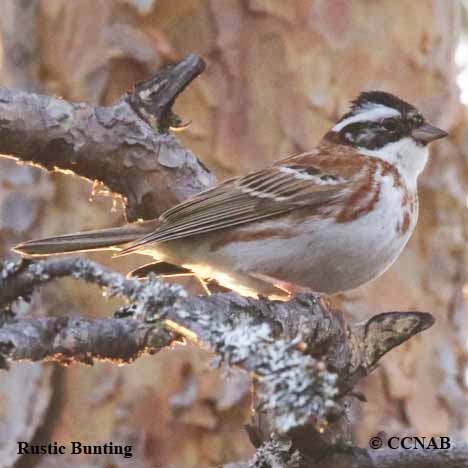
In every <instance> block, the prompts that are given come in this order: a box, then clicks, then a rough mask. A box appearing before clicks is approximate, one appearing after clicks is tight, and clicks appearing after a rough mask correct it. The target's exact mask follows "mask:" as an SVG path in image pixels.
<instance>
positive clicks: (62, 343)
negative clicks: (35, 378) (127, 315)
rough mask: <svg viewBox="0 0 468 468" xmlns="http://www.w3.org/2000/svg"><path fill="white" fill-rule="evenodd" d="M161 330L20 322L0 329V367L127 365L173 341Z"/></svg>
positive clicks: (118, 323)
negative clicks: (14, 364) (52, 363)
mask: <svg viewBox="0 0 468 468" xmlns="http://www.w3.org/2000/svg"><path fill="white" fill-rule="evenodd" d="M173 338H174V336H173V334H172V333H170V332H169V331H168V330H166V329H164V328H163V327H157V326H154V325H147V324H142V323H140V322H138V321H136V320H131V319H117V318H115V319H95V320H91V319H84V318H81V317H48V318H41V319H31V320H21V321H19V322H14V323H10V324H6V325H4V326H3V327H1V328H0V367H4V368H5V367H6V366H7V365H8V363H7V361H6V360H5V357H6V356H8V359H9V360H12V361H22V360H29V361H40V360H46V361H57V362H60V363H61V364H68V363H71V362H82V363H85V364H92V363H93V361H94V359H98V360H101V361H112V362H117V363H129V362H132V361H133V360H135V359H136V358H138V357H140V356H141V355H142V354H144V353H149V354H154V353H156V352H157V351H159V350H160V349H162V348H164V347H166V346H168V345H169V344H170V343H171V342H172V341H173Z"/></svg>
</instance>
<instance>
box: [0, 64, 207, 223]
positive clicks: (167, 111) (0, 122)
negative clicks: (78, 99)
mask: <svg viewBox="0 0 468 468" xmlns="http://www.w3.org/2000/svg"><path fill="white" fill-rule="evenodd" d="M203 66H204V63H203V61H202V60H201V59H200V58H199V57H197V56H189V57H187V58H186V59H184V60H183V61H181V62H180V63H178V64H176V65H175V66H173V67H169V68H167V67H166V68H164V69H163V70H162V71H161V72H160V74H156V75H155V77H153V78H152V79H151V80H149V81H148V82H146V83H143V84H140V85H138V86H137V88H136V90H135V93H134V94H130V95H129V96H128V97H124V98H123V99H121V100H120V101H119V102H118V103H117V104H115V105H114V106H111V107H93V106H90V105H88V104H85V103H69V102H67V101H65V100H62V99H54V98H51V97H49V96H41V95H37V94H33V93H24V92H21V91H16V90H10V89H6V88H1V87H0V136H1V138H0V154H2V155H10V156H13V157H15V158H17V159H19V160H21V161H24V162H27V163H31V164H34V165H38V166H40V167H43V168H45V169H48V170H51V171H54V170H60V171H72V172H73V173H74V174H76V175H79V176H82V177H85V178H87V179H89V180H92V181H95V180H97V181H100V182H102V183H104V184H105V185H106V186H107V187H108V188H109V189H110V190H111V191H112V192H115V193H117V194H120V195H121V196H123V197H124V199H125V202H126V208H127V217H128V219H129V220H130V221H134V220H136V219H138V218H144V219H150V218H155V217H158V216H159V215H160V214H161V213H162V212H164V211H165V210H166V209H168V208H170V207H171V206H174V205H175V204H177V203H178V202H180V201H182V200H184V199H185V198H187V197H188V196H190V195H192V194H194V193H197V192H200V191H201V190H203V189H206V188H208V187H209V186H210V185H212V184H213V182H214V177H213V176H212V175H211V174H210V173H209V171H208V170H207V169H206V168H205V167H204V166H203V165H202V164H201V163H200V162H199V161H198V160H197V158H196V157H195V156H194V155H193V154H192V153H191V152H190V151H189V150H187V149H186V148H184V147H183V146H182V145H181V144H180V143H179V142H178V141H177V140H176V139H175V138H174V137H173V136H172V135H170V134H168V133H158V132H156V131H155V129H154V128H153V127H152V126H151V125H150V124H149V123H148V122H147V121H145V120H144V119H142V118H141V116H144V117H145V118H146V119H147V120H148V121H149V122H150V123H151V124H154V125H158V126H159V127H161V128H166V127H167V125H168V119H170V120H171V119H172V120H174V116H173V114H172V110H171V106H172V104H173V102H174V99H175V97H176V96H177V94H178V93H180V92H181V91H182V89H183V88H184V87H185V86H186V85H187V84H188V83H189V82H190V80H191V79H194V78H195V77H196V76H197V75H198V74H199V73H200V72H201V71H202V70H203ZM166 92H167V93H168V94H166ZM130 102H131V103H132V105H130ZM138 109H139V110H140V112H139V113H138V114H137V113H136V112H135V111H136V110H138ZM153 110H154V111H155V112H156V114H155V116H154V117H153V118H152V119H150V118H149V112H150V111H153ZM158 119H159V120H158Z"/></svg>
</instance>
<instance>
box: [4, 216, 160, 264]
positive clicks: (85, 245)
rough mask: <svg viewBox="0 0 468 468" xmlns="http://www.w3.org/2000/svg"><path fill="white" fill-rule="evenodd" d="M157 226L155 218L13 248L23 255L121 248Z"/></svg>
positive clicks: (41, 240)
mask: <svg viewBox="0 0 468 468" xmlns="http://www.w3.org/2000/svg"><path fill="white" fill-rule="evenodd" d="M156 226H157V223H156V222H155V221H154V220H153V221H144V222H142V223H134V224H129V225H127V226H122V227H115V228H108V229H97V230H94V231H85V232H78V233H74V234H66V235H63V236H55V237H47V238H44V239H36V240H31V241H27V242H23V243H22V244H19V245H17V246H16V247H15V248H14V249H13V250H15V251H16V252H18V253H20V254H22V255H26V256H32V257H35V256H45V255H54V254H65V253H71V252H84V251H89V250H106V249H114V250H120V249H119V248H118V246H119V245H122V244H126V243H128V242H133V241H135V240H136V239H138V238H139V237H141V236H145V235H147V234H149V233H150V232H152V231H153V230H154V229H155V228H156Z"/></svg>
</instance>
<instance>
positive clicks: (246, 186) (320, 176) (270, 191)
mask: <svg viewBox="0 0 468 468" xmlns="http://www.w3.org/2000/svg"><path fill="white" fill-rule="evenodd" d="M349 184H350V180H349V178H344V177H339V176H337V175H335V174H327V173H326V172H323V171H322V170H320V169H319V168H317V167H305V166H304V167H302V166H299V165H297V164H296V165H294V164H292V165H289V166H288V165H281V164H278V165H276V166H273V167H271V168H269V169H265V170H263V171H259V172H255V173H252V174H248V175H246V176H242V177H235V178H232V179H229V180H227V181H225V182H224V183H222V184H220V185H218V186H216V187H214V188H212V189H209V190H207V191H205V192H202V193H200V194H198V195H196V196H195V197H193V198H192V199H190V200H187V201H186V202H183V203H181V204H180V205H177V206H175V207H174V208H171V209H170V210H168V211H166V212H165V213H164V214H163V215H162V216H161V222H162V224H161V225H160V226H159V227H158V228H157V229H156V230H155V231H154V232H152V233H151V234H148V235H146V236H144V237H141V238H140V239H137V240H136V241H135V242H133V243H132V244H130V245H129V246H128V247H127V248H126V249H125V250H122V251H121V252H120V254H122V255H124V254H127V253H130V252H133V251H135V250H138V249H139V248H140V247H141V246H142V245H144V244H148V243H152V242H166V241H171V240H175V239H181V238H184V237H190V236H194V235H198V234H204V233H208V232H212V231H216V230H219V229H225V228H228V227H232V226H239V225H241V224H246V223H250V222H253V221H258V220H261V219H266V218H271V217H274V216H278V215H280V214H284V213H287V212H289V211H292V210H295V209H297V208H301V207H306V206H307V207H314V206H318V205H324V204H327V203H331V202H332V201H334V200H336V199H337V198H339V197H340V196H341V194H343V193H344V191H345V189H346V188H347V187H349Z"/></svg>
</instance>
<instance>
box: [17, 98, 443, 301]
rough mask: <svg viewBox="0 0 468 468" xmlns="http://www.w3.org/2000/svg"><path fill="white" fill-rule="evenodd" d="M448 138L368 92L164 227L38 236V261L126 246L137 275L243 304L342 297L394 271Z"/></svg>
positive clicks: (394, 102)
mask: <svg viewBox="0 0 468 468" xmlns="http://www.w3.org/2000/svg"><path fill="white" fill-rule="evenodd" d="M447 136H448V133H447V132H445V131H444V130H442V129H440V128H438V127H436V126H434V125H432V124H430V123H429V122H427V121H426V119H425V118H424V116H423V115H422V113H421V112H419V111H418V110H417V109H416V107H414V106H413V105H411V104H409V103H408V102H406V101H404V100H403V99H401V98H399V97H397V96H396V95H394V94H391V93H388V92H385V91H364V92H362V93H361V94H359V96H358V97H357V98H355V99H354V100H353V101H352V102H351V104H350V108H349V110H348V112H346V113H345V114H344V115H343V116H342V117H341V118H340V119H339V120H338V121H337V122H336V123H335V124H334V125H333V127H332V128H331V129H330V130H329V131H327V132H326V133H325V135H324V136H323V138H322V139H321V140H320V142H319V144H318V145H317V146H316V147H315V148H314V149H312V150H310V151H308V152H303V153H300V154H296V155H293V156H290V157H287V158H284V159H280V160H278V161H276V162H275V163H273V164H272V165H271V166H270V167H267V168H265V169H262V170H258V171H255V172H252V173H249V174H246V175H241V176H237V177H233V178H229V179H228V180H225V181H223V182H221V183H219V184H218V185H216V186H214V187H212V188H209V189H208V190H205V191H203V192H201V193H199V194H196V195H194V196H192V197H191V198H189V199H187V200H186V201H183V202H182V203H180V204H178V205H176V206H174V207H172V208H170V209H169V210H167V211H166V212H164V213H163V214H162V215H161V216H160V217H159V218H158V219H154V220H149V221H140V222H136V223H132V224H128V225H125V226H122V227H114V228H107V229H100V230H94V231H88V232H81V233H74V234H68V235H63V236H56V237H49V238H45V239H39V240H32V241H28V242H25V243H22V244H19V245H17V246H16V247H15V249H14V250H15V251H16V252H19V253H20V254H22V255H24V256H28V257H35V256H45V255H54V254H63V253H70V252H77V251H88V250H103V249H113V250H117V254H116V255H125V254H130V253H137V254H143V255H147V256H150V257H152V258H153V260H154V261H153V262H152V263H150V264H147V265H143V266H142V267H140V268H138V269H137V270H135V271H134V272H133V276H136V277H145V276H147V275H148V274H149V273H154V274H156V275H162V276H164V275H168V276H169V275H177V274H193V275H195V276H196V277H198V278H200V279H205V280H210V281H214V282H217V284H219V285H220V286H222V287H224V288H227V289H229V290H232V291H235V292H238V293H239V294H241V295H243V296H250V297H256V298H259V297H262V298H263V297H266V298H271V299H279V300H288V299H289V298H291V297H294V296H296V295H297V294H301V293H311V294H317V295H333V294H336V293H340V292H345V291H348V290H352V289H355V288H357V287H359V286H361V285H364V284H366V283H368V282H370V281H372V280H374V279H375V278H377V277H379V276H380V275H382V273H384V272H385V271H386V270H387V269H388V268H389V267H390V266H391V265H392V264H393V263H394V262H395V260H396V259H397V258H398V257H399V255H400V254H401V252H402V250H403V249H404V247H405V245H406V244H407V242H408V240H409V239H410V237H411V235H412V233H413V231H414V228H415V226H416V223H417V219H418V191H417V180H418V176H419V175H420V174H421V172H422V171H423V169H424V167H425V165H426V163H427V161H428V156H429V152H428V146H429V144H430V143H431V142H433V141H436V140H439V139H441V138H444V137H447Z"/></svg>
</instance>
